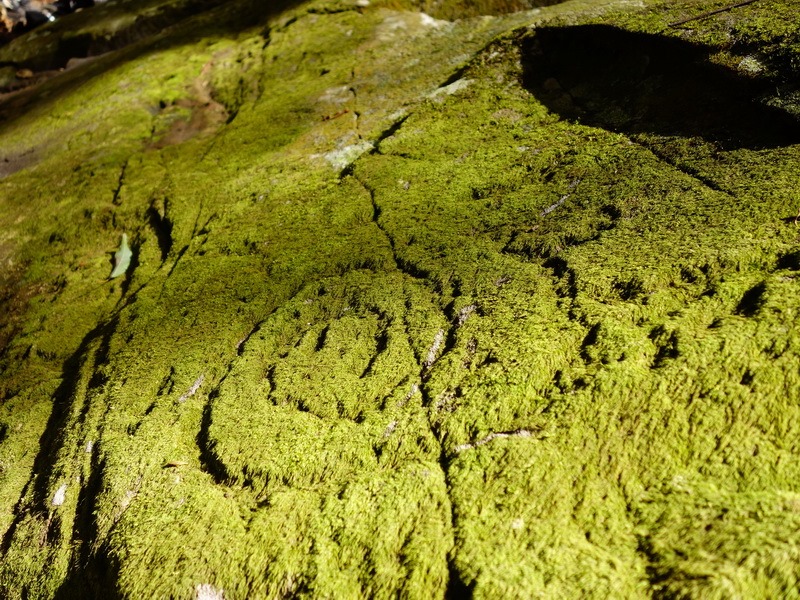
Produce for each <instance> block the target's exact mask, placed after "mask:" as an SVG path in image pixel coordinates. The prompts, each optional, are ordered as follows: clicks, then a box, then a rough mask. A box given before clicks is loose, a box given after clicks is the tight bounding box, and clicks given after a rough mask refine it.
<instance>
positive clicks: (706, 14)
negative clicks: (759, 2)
mask: <svg viewBox="0 0 800 600" xmlns="http://www.w3.org/2000/svg"><path fill="white" fill-rule="evenodd" d="M755 1H756V0H744V2H737V3H736V4H729V5H728V6H723V7H722V8H717V9H714V10H708V11H706V12H702V13H700V14H699V15H695V16H693V17H687V18H685V19H681V20H680V21H675V22H674V23H670V24H669V26H670V27H677V26H678V25H683V24H684V23H688V22H690V21H697V20H699V19H705V18H706V17H710V16H711V15H716V14H719V13H721V12H727V11H729V10H731V9H733V8H739V7H740V6H745V5H746V4H752V3H753V2H755Z"/></svg>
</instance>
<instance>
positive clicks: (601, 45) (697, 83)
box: [522, 25, 800, 150]
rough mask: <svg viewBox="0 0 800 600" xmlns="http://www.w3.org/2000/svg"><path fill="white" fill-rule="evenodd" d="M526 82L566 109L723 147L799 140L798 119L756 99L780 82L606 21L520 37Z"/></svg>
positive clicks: (610, 126)
mask: <svg viewBox="0 0 800 600" xmlns="http://www.w3.org/2000/svg"><path fill="white" fill-rule="evenodd" d="M522 50H523V69H524V71H523V85H524V86H525V87H526V88H527V89H528V90H529V91H530V92H531V93H533V94H534V95H535V96H536V98H537V99H539V100H540V101H541V102H542V103H544V104H545V105H546V106H547V107H548V108H549V109H550V110H551V111H553V112H555V113H557V114H559V115H560V116H562V117H564V118H567V119H570V120H574V121H578V122H580V123H583V124H586V125H590V126H593V127H600V128H603V129H607V130H610V131H615V132H620V133H625V134H629V135H636V134H655V135H661V136H673V137H684V138H692V137H700V138H703V139H704V140H706V141H708V142H711V143H714V144H716V145H717V146H718V147H719V148H721V149H723V150H730V149H735V148H751V149H759V148H773V147H778V146H786V145H790V144H794V143H797V142H800V123H798V121H797V119H795V118H794V117H793V116H792V115H790V114H789V113H787V112H784V111H782V110H780V109H777V108H773V107H770V106H766V105H765V104H760V103H759V102H758V98H759V97H760V96H763V95H765V94H767V93H769V92H770V90H774V86H775V83H774V82H772V81H770V80H769V79H766V78H757V77H752V76H748V75H746V74H743V73H739V72H737V71H735V70H733V69H729V68H726V67H723V66H720V65H717V64H713V63H712V62H710V60H709V55H710V54H711V53H712V52H714V49H713V48H710V47H707V46H701V45H696V44H690V43H688V42H685V41H682V40H678V39H674V38H668V37H664V36H658V35H651V34H644V33H633V32H630V31H624V30H622V29H617V28H615V27H610V26H607V25H585V26H576V27H545V28H542V29H537V30H536V31H535V32H534V33H533V34H532V35H530V36H529V37H527V38H525V39H524V41H523V43H522Z"/></svg>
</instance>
